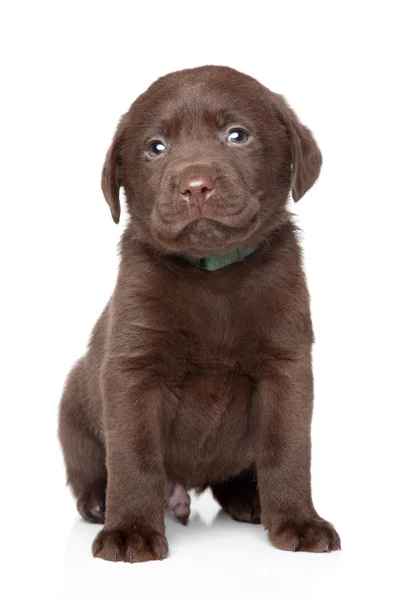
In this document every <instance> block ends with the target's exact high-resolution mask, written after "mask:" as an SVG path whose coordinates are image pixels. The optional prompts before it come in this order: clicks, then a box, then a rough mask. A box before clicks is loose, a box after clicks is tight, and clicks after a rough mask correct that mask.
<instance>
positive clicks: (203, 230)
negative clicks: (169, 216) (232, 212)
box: [157, 211, 260, 257]
mask: <svg viewBox="0 0 400 600" xmlns="http://www.w3.org/2000/svg"><path fill="white" fill-rule="evenodd" d="M239 222H241V224H240V225H238V226H235V225H233V224H232V219H231V218H229V219H228V218H227V219H216V218H210V217H200V218H198V219H193V220H192V221H190V222H189V223H186V224H185V225H184V226H183V227H181V228H180V229H179V231H178V232H175V235H170V233H172V232H167V231H163V232H161V231H159V230H158V231H157V237H158V239H159V241H160V242H161V243H162V244H163V245H164V246H165V247H166V248H168V250H170V251H172V252H186V253H188V254H190V255H192V256H197V257H202V256H210V255H212V254H223V253H225V252H230V251H232V250H234V249H235V248H239V247H240V246H243V245H245V244H246V242H247V240H248V239H249V238H250V237H251V235H252V234H253V233H254V232H255V231H256V230H257V229H258V227H259V223H260V217H259V213H258V211H257V213H256V214H253V215H252V216H251V217H250V219H248V220H247V221H246V223H245V224H243V220H242V219H241V220H240V221H239Z"/></svg>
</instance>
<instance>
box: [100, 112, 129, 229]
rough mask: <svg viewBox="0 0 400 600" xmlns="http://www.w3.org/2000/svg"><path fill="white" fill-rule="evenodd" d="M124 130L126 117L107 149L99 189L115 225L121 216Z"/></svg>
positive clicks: (120, 123)
mask: <svg viewBox="0 0 400 600" xmlns="http://www.w3.org/2000/svg"><path fill="white" fill-rule="evenodd" d="M125 129H126V116H125V115H124V116H123V117H122V118H121V120H120V122H119V124H118V127H117V131H116V132H115V135H114V137H113V141H112V143H111V146H110V148H109V149H108V152H107V155H106V160H105V161H104V166H103V171H102V174H101V189H102V190H103V194H104V197H105V199H106V200H107V204H108V206H109V207H110V211H111V216H112V218H113V219H114V222H115V223H118V222H119V217H120V215H121V204H120V201H119V188H120V187H121V186H122V164H121V150H122V145H123V143H124V136H125Z"/></svg>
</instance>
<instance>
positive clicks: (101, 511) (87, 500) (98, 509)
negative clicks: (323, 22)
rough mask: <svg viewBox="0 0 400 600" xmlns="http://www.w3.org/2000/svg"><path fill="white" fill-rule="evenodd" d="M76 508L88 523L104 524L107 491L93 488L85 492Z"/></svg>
mask: <svg viewBox="0 0 400 600" xmlns="http://www.w3.org/2000/svg"><path fill="white" fill-rule="evenodd" d="M76 508H77V510H78V512H79V514H80V515H81V517H83V518H84V519H86V521H90V522H91V523H104V519H105V510H106V508H105V489H101V488H93V489H90V490H87V491H86V492H83V493H82V494H81V495H80V496H79V498H78V500H77V503H76Z"/></svg>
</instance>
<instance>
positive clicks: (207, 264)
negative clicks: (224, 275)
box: [180, 246, 258, 271]
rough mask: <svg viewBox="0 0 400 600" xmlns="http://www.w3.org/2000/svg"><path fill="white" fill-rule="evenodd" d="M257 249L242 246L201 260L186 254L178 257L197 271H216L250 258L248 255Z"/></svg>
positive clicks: (255, 247)
mask: <svg viewBox="0 0 400 600" xmlns="http://www.w3.org/2000/svg"><path fill="white" fill-rule="evenodd" d="M257 248H258V246H243V247H242V248H236V250H233V251H232V252H228V253H226V254H214V255H211V256H205V257H203V258H198V257H195V256H189V255H188V254H180V257H181V258H183V259H184V260H185V261H186V262H188V263H189V264H191V265H192V266H193V267H198V268H199V269H204V270H206V271H218V270H219V269H223V268H224V267H228V266H229V265H232V264H233V263H238V262H243V261H244V259H245V258H246V257H247V256H250V254H253V252H255V250H257Z"/></svg>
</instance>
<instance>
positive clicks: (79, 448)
mask: <svg viewBox="0 0 400 600" xmlns="http://www.w3.org/2000/svg"><path fill="white" fill-rule="evenodd" d="M85 404H86V397H85V372H84V364H83V360H82V359H81V360H80V361H79V362H78V363H77V364H76V365H75V366H74V368H73V369H72V371H71V373H70V375H69V377H68V379H67V383H66V386H65V390H64V394H63V396H62V398H61V403H60V412H59V429H58V433H59V438H60V441H61V446H62V449H63V453H64V460H65V466H66V470H67V483H68V484H69V485H70V486H71V488H72V492H73V494H74V496H75V497H76V498H77V509H78V512H79V513H80V515H81V516H82V517H83V518H84V519H86V520H87V521H91V522H92V523H104V516H105V496H106V486H107V471H106V465H105V449H104V445H103V444H102V442H101V440H100V439H99V438H98V437H97V436H96V434H95V433H94V432H93V426H91V423H90V419H89V418H88V416H87V413H88V410H87V409H88V407H87V404H86V405H85Z"/></svg>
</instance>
